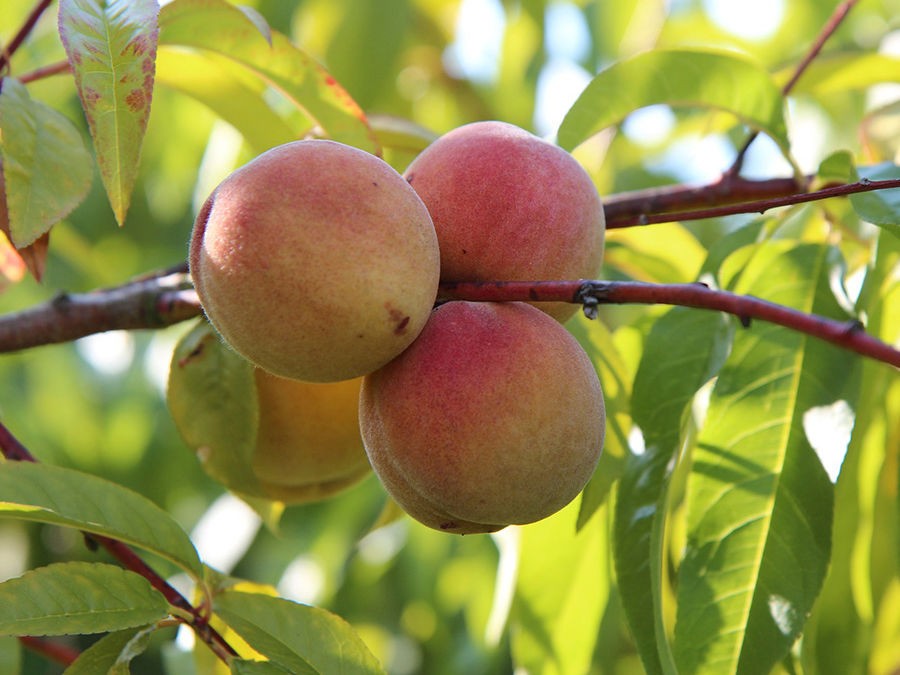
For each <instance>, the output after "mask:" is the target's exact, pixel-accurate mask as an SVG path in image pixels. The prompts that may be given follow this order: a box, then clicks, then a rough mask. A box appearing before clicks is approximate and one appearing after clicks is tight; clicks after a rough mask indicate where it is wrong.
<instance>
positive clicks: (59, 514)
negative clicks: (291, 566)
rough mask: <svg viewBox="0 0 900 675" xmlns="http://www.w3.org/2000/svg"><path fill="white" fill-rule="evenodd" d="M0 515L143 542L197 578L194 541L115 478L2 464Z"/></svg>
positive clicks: (136, 543)
mask: <svg viewBox="0 0 900 675" xmlns="http://www.w3.org/2000/svg"><path fill="white" fill-rule="evenodd" d="M0 516H5V517H7V518H18V519H21V520H32V521H37V522H41V523H53V524H55V525H65V526H67V527H76V528H78V529H80V530H83V531H85V532H91V533H93V534H100V535H105V536H108V537H112V538H114V539H118V540H120V541H123V542H125V543H127V544H133V545H134V546H139V547H140V548H144V549H146V550H148V551H152V552H154V553H157V554H158V555H160V556H162V557H164V558H167V559H168V560H170V561H172V562H173V563H175V564H176V565H178V566H179V567H181V568H183V569H184V570H186V571H188V572H191V573H192V574H194V575H195V576H197V577H199V575H200V574H201V573H202V567H201V565H200V561H199V559H198V557H197V552H196V550H195V549H194V545H193V544H192V543H191V540H190V539H189V538H188V536H187V534H186V533H185V532H184V530H182V529H181V527H180V526H179V525H178V523H176V522H175V521H174V520H173V519H172V517H171V516H170V515H169V514H167V513H166V512H165V511H163V510H162V509H161V508H159V507H158V506H156V505H155V504H154V503H153V502H151V501H150V500H148V499H147V498H146V497H143V496H141V495H139V494H138V493H136V492H132V491H131V490H129V489H127V488H124V487H122V486H120V485H117V484H116V483H112V482H110V481H107V480H104V479H102V478H98V477H96V476H92V475H90V474H86V473H81V472H80V471H75V470H73V469H64V468H62V467H58V466H51V465H48V464H34V463H32V462H6V463H4V464H0Z"/></svg>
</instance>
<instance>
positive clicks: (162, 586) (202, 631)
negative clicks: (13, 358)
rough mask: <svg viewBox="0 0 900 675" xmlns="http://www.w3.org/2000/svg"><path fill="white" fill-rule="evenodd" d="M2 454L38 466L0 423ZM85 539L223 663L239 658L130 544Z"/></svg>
mask: <svg viewBox="0 0 900 675" xmlns="http://www.w3.org/2000/svg"><path fill="white" fill-rule="evenodd" d="M0 452H2V453H3V457H5V458H6V459H7V460H9V461H18V462H37V459H35V457H34V455H32V454H31V452H30V451H29V450H28V448H26V447H25V446H24V445H23V444H22V442H21V441H19V439H18V438H16V437H15V436H14V435H13V434H12V432H11V431H10V430H9V429H7V428H6V425H5V424H3V422H0ZM84 536H85V540H86V541H87V542H88V543H89V546H91V547H93V546H94V545H99V546H102V547H103V548H104V549H105V550H106V552H107V553H109V554H110V555H111V556H112V557H113V558H115V559H116V560H118V561H119V563H121V565H122V566H123V567H125V568H126V569H128V570H131V571H132V572H135V573H137V574H140V575H141V576H142V577H144V578H145V579H146V580H147V581H149V582H150V585H151V586H153V587H154V588H155V589H156V590H157V591H159V592H160V593H162V595H163V597H165V599H166V602H168V603H169V604H170V605H172V606H173V607H176V608H178V609H180V610H183V611H184V612H185V614H186V616H189V617H190V619H189V620H187V619H182V620H183V621H184V622H185V623H187V624H188V625H189V626H190V627H191V628H192V629H193V630H194V632H195V633H196V635H197V636H198V637H199V638H200V639H201V640H203V641H204V642H205V643H206V644H207V645H209V648H210V649H211V650H212V651H213V653H215V655H216V656H218V657H219V658H220V659H221V660H222V661H223V662H225V663H228V662H229V661H230V659H231V658H232V657H233V656H236V655H237V652H236V651H235V650H234V648H233V647H232V646H231V645H229V644H228V642H226V641H225V638H224V637H222V635H221V634H220V633H219V632H218V631H217V630H216V629H215V628H213V627H212V626H211V625H210V624H209V619H208V617H207V616H206V615H205V613H204V612H203V611H201V610H200V609H198V608H196V607H194V606H193V605H192V604H191V603H190V602H188V600H187V599H186V598H185V597H184V596H183V595H182V594H181V593H179V592H178V590H176V589H175V587H174V586H172V585H171V584H169V582H168V581H166V580H165V579H163V578H162V577H161V576H160V575H159V574H157V572H156V571H155V570H154V569H153V568H152V567H150V566H149V565H148V564H147V563H146V562H144V560H143V559H142V558H141V557H140V556H139V555H138V554H137V553H135V551H134V549H132V548H131V547H130V546H128V545H127V544H124V543H123V542H121V541H118V540H117V539H112V538H110V537H105V536H102V535H98V534H90V533H87V532H85V533H84Z"/></svg>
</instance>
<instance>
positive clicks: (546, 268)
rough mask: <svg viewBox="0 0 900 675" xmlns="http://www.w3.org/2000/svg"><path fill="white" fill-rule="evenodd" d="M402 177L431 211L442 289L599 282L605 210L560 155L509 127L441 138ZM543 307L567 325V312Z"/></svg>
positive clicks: (481, 126) (471, 129) (580, 172)
mask: <svg viewBox="0 0 900 675" xmlns="http://www.w3.org/2000/svg"><path fill="white" fill-rule="evenodd" d="M404 176H405V177H406V179H407V180H408V181H409V183H410V185H412V186H413V188H414V189H415V190H416V192H417V193H418V194H419V196H420V197H421V198H422V201H423V202H425V205H426V206H427V207H428V210H429V211H430V213H431V217H432V219H433V221H434V226H435V230H436V231H437V236H438V242H439V244H440V250H441V281H450V282H452V281H542V280H564V279H593V278H595V277H596V276H597V273H598V271H599V269H600V262H601V258H602V255H603V239H604V234H605V219H604V214H603V205H602V204H601V201H600V197H599V195H598V194H597V189H596V188H595V186H594V183H593V181H592V180H591V178H590V176H589V175H588V174H587V172H586V171H585V170H584V168H583V167H582V166H581V165H580V164H579V163H578V162H577V161H576V160H575V159H574V158H573V157H572V156H571V155H570V154H569V153H567V152H566V151H564V150H563V149H562V148H560V147H558V146H556V145H553V144H551V143H548V142H546V141H544V140H542V139H540V138H538V137H537V136H534V135H533V134H530V133H528V132H527V131H525V130H523V129H520V128H519V127H516V126H513V125H511V124H506V123H504V122H493V121H490V122H475V123H472V124H467V125H465V126H462V127H459V128H458V129H454V130H453V131H451V132H449V133H447V134H445V135H443V136H441V137H440V138H438V139H437V140H436V141H434V142H433V143H432V144H431V145H429V146H428V147H427V148H425V150H424V151H423V152H422V153H421V154H420V155H419V156H418V157H416V159H414V160H413V162H412V163H411V164H410V165H409V167H408V168H407V169H406V171H405V173H404ZM536 306H537V307H538V308H539V309H542V310H544V311H546V312H547V313H549V314H550V315H551V316H553V317H555V318H557V319H558V320H560V321H564V320H565V319H567V318H569V317H571V316H572V314H574V312H575V311H576V309H577V308H576V306H575V305H572V304H568V303H538V304H536Z"/></svg>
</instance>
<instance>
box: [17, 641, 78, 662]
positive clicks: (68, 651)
mask: <svg viewBox="0 0 900 675" xmlns="http://www.w3.org/2000/svg"><path fill="white" fill-rule="evenodd" d="M19 642H20V643H21V644H22V646H23V647H25V648H27V649H29V650H31V651H33V652H34V653H36V654H40V655H41V656H44V657H45V658H47V659H49V660H51V661H55V662H56V663H59V664H61V665H63V666H67V667H68V666H71V665H72V664H73V663H75V660H76V659H77V658H78V657H79V656H80V655H81V653H80V652H79V651H78V650H77V649H73V648H72V647H70V646H69V645H66V644H63V643H61V642H59V641H57V640H48V639H46V638H39V637H33V636H30V635H20V636H19Z"/></svg>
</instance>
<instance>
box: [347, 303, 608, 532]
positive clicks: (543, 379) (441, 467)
mask: <svg viewBox="0 0 900 675" xmlns="http://www.w3.org/2000/svg"><path fill="white" fill-rule="evenodd" d="M360 428H361V430H362V435H363V441H364V442H365V447H366V452H367V453H368V455H369V461H370V462H371V464H372V468H373V469H374V470H375V473H376V474H377V475H378V477H379V478H380V479H381V482H382V483H383V484H384V486H385V488H386V489H387V491H388V492H389V493H390V494H391V496H392V497H393V498H394V500H395V501H397V503H398V504H399V505H400V506H401V507H403V509H404V510H406V511H407V512H408V513H409V514H410V515H411V516H413V517H414V518H416V519H417V520H419V521H421V522H422V523H424V524H425V525H428V526H429V527H432V528H435V529H439V530H444V531H447V532H456V533H459V534H467V533H474V532H492V531H495V530H499V529H501V528H503V527H505V526H506V525H509V524H512V523H518V524H524V523H530V522H534V521H536V520H540V519H542V518H545V517H547V516H549V515H550V514H552V513H554V512H556V511H558V510H559V509H561V508H562V507H563V506H565V505H566V504H568V503H569V502H570V501H572V499H574V498H575V496H576V495H577V494H578V493H579V492H580V491H581V489H582V488H583V487H584V486H585V484H586V483H587V481H588V479H590V477H591V474H592V473H593V471H594V468H595V466H596V464H597V461H598V459H599V455H600V449H601V446H602V444H603V435H604V428H605V409H604V404H603V394H602V392H601V390H600V383H599V381H598V379H597V374H596V372H595V371H594V367H593V365H592V364H591V361H590V359H589V358H588V356H587V354H586V353H585V352H584V350H583V349H582V348H581V346H580V345H579V344H578V342H577V341H576V340H575V339H574V338H573V337H572V336H571V334H569V333H568V332H567V331H566V330H565V329H564V328H563V327H562V326H561V325H559V323H558V322H556V321H554V320H553V319H552V318H550V317H549V316H547V315H546V314H545V313H543V312H540V311H539V310H537V309H535V308H534V307H532V306H529V305H527V304H524V303H498V304H490V303H470V302H448V303H446V304H444V305H441V306H439V307H438V308H436V309H435V310H434V312H433V313H432V317H431V319H429V321H428V323H427V325H426V326H425V329H424V330H423V331H422V333H421V334H420V335H419V337H418V338H417V339H416V341H415V342H413V344H412V345H411V346H410V347H409V348H408V349H407V350H406V351H405V352H403V353H402V354H401V355H400V356H399V357H398V358H396V359H395V360H393V361H391V362H390V363H389V364H388V365H386V366H384V367H383V368H381V369H380V370H377V371H375V372H374V373H371V374H369V375H367V376H366V377H365V378H364V379H363V386H362V393H361V395H360Z"/></svg>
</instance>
